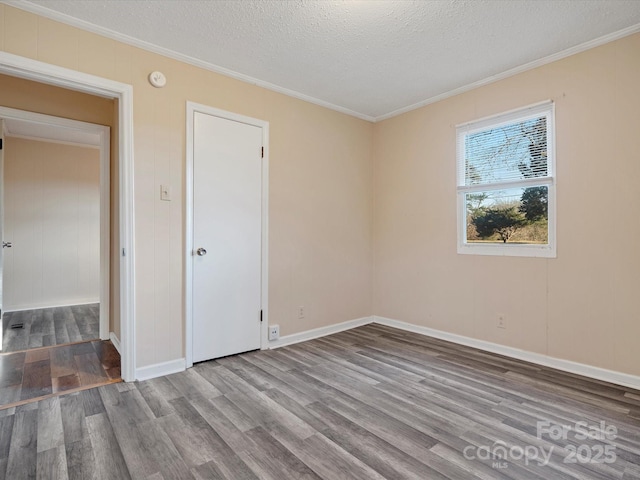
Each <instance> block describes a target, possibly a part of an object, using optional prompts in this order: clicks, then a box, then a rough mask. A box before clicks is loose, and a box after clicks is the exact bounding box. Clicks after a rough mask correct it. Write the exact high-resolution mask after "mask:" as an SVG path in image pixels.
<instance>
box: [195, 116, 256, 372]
mask: <svg viewBox="0 0 640 480" xmlns="http://www.w3.org/2000/svg"><path fill="white" fill-rule="evenodd" d="M193 122H194V123H193V133H194V136H193V252H192V259H193V269H192V272H193V290H192V292H193V298H192V302H193V303H192V305H193V327H192V335H193V361H194V362H200V361H203V360H209V359H212V358H219V357H223V356H226V355H232V354H236V353H241V352H246V351H249V350H255V349H258V348H260V332H261V325H260V309H261V264H262V263H261V262H262V253H261V248H262V165H261V163H262V162H261V160H262V156H261V150H262V129H261V128H260V127H257V126H254V125H248V124H246V123H242V122H238V121H233V120H228V119H225V118H221V117H217V116H214V115H208V114H205V113H201V112H194V118H193Z"/></svg>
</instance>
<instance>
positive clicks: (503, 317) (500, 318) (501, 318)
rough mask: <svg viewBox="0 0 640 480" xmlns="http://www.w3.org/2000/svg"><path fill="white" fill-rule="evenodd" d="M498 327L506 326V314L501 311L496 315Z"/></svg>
mask: <svg viewBox="0 0 640 480" xmlns="http://www.w3.org/2000/svg"><path fill="white" fill-rule="evenodd" d="M496 327H498V328H507V316H506V315H505V314H503V313H501V314H499V315H498V323H497V325H496Z"/></svg>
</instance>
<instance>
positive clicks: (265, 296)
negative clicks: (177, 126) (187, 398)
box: [184, 101, 269, 368]
mask: <svg viewBox="0 0 640 480" xmlns="http://www.w3.org/2000/svg"><path fill="white" fill-rule="evenodd" d="M196 112H198V113H204V114H206V115H213V116H214V117H219V118H224V119H226V120H231V121H234V122H240V123H245V124H247V125H253V126H255V127H259V128H261V129H262V145H263V148H264V154H263V158H262V265H261V295H260V296H261V299H260V304H261V308H262V323H261V324H260V350H264V349H266V348H268V345H269V342H268V340H267V338H268V337H267V335H268V331H269V327H268V325H269V122H267V121H265V120H259V119H257V118H252V117H247V116H244V115H239V114H237V113H232V112H228V111H226V110H220V109H219V108H214V107H209V106H207V105H202V104H199V103H195V102H189V101H188V102H187V152H186V156H187V157H186V159H187V162H186V178H185V182H186V185H185V195H186V197H185V246H186V248H185V262H184V264H185V276H184V290H185V302H184V303H185V366H186V368H189V367H192V366H193V255H194V244H193V162H194V158H193V150H194V149H193V143H194V125H193V117H194V114H195V113H196Z"/></svg>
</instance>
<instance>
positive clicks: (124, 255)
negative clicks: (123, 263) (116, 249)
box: [122, 248, 127, 257]
mask: <svg viewBox="0 0 640 480" xmlns="http://www.w3.org/2000/svg"><path fill="white" fill-rule="evenodd" d="M122 256H123V257H126V256H127V254H126V253H125V251H124V248H123V249H122Z"/></svg>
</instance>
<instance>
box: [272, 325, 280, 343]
mask: <svg viewBox="0 0 640 480" xmlns="http://www.w3.org/2000/svg"><path fill="white" fill-rule="evenodd" d="M279 338H280V325H271V326H270V327H269V340H278V339H279Z"/></svg>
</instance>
